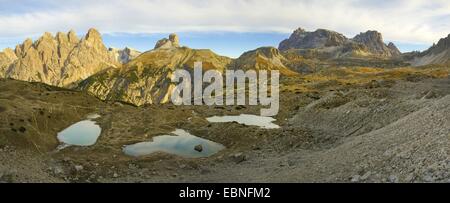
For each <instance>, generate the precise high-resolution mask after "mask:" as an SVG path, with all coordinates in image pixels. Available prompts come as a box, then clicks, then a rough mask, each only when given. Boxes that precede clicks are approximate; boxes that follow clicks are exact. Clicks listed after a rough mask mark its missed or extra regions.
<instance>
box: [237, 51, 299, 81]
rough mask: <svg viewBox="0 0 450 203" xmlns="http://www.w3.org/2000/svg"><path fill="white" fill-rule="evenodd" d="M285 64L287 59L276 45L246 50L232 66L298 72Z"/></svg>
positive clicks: (289, 72) (288, 74)
mask: <svg viewBox="0 0 450 203" xmlns="http://www.w3.org/2000/svg"><path fill="white" fill-rule="evenodd" d="M285 64H287V59H286V58H285V57H284V56H283V55H281V53H280V51H279V50H278V49H277V48H275V47H261V48H258V49H255V50H252V51H248V52H245V53H244V54H242V55H241V56H240V57H239V58H237V59H236V60H235V61H233V63H232V65H231V66H230V68H232V69H236V70H257V71H258V70H267V71H270V70H278V71H279V72H280V75H286V76H294V75H298V73H296V72H294V71H292V70H290V69H289V68H288V67H287V66H286V65H285Z"/></svg>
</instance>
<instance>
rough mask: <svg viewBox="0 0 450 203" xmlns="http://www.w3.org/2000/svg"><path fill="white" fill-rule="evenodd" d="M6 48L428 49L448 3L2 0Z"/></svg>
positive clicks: (440, 33) (444, 26) (0, 22)
mask: <svg viewBox="0 0 450 203" xmlns="http://www.w3.org/2000/svg"><path fill="white" fill-rule="evenodd" d="M0 4H2V5H7V6H1V7H0V48H5V47H14V46H15V44H17V43H20V42H22V41H23V40H24V39H25V38H26V37H31V38H34V39H36V38H37V37H38V36H40V35H41V34H42V33H43V32H45V31H49V32H53V33H55V32H57V31H65V32H67V31H68V30H70V29H74V30H76V31H77V33H78V34H79V35H83V34H84V33H85V32H86V31H87V30H88V29H89V28H91V27H95V28H97V29H98V30H99V31H100V32H101V33H102V34H103V38H104V41H105V44H106V45H107V46H112V47H117V48H121V47H125V46H129V47H132V48H136V49H138V50H141V51H145V50H149V49H151V48H153V46H154V44H155V42H156V41H157V40H158V39H160V38H163V37H167V35H168V34H169V33H172V32H176V33H178V34H179V36H180V41H181V44H182V45H186V46H189V47H192V48H209V49H212V50H214V51H215V52H217V53H219V54H222V55H227V56H231V57H237V56H238V55H240V54H241V53H242V52H244V51H247V50H251V49H255V48H257V47H260V46H275V47H276V46H277V45H278V43H279V42H280V41H281V40H282V39H285V38H287V37H289V35H290V33H291V32H292V31H293V30H295V29H296V28H298V27H302V28H305V29H306V30H315V29H318V28H326V29H330V30H335V31H338V32H340V33H343V34H344V35H346V36H347V37H353V36H354V35H356V34H358V33H359V32H364V31H367V30H378V31H379V32H381V33H383V36H384V40H385V41H386V42H389V41H392V42H394V43H395V44H396V45H397V46H398V47H399V48H400V50H401V51H403V52H406V51H412V50H424V49H426V48H428V47H429V46H431V45H432V44H433V43H434V42H437V41H438V40H439V39H440V38H442V37H445V36H447V35H448V34H449V33H450V1H448V0H389V1H380V0H378V1H374V0H340V1H334V0H316V1H311V0H127V1H124V0H97V1H88V0H66V1H59V0H39V1H38V0H21V1H11V0H0Z"/></svg>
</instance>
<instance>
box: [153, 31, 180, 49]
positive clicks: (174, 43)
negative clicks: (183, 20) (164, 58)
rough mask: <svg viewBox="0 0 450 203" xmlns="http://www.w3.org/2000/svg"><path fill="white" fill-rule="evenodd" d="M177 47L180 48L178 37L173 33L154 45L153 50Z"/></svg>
mask: <svg viewBox="0 0 450 203" xmlns="http://www.w3.org/2000/svg"><path fill="white" fill-rule="evenodd" d="M178 47H180V41H179V39H178V35H177V34H174V33H173V34H170V35H169V39H167V38H164V39H161V40H159V41H158V42H157V43H156V45H155V49H170V48H178Z"/></svg>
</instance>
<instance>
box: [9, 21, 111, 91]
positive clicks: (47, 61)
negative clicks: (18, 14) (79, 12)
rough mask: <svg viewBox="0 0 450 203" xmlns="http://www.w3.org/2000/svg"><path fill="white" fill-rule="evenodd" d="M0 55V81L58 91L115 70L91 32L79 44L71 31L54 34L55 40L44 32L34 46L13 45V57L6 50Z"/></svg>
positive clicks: (28, 42) (29, 42)
mask: <svg viewBox="0 0 450 203" xmlns="http://www.w3.org/2000/svg"><path fill="white" fill-rule="evenodd" d="M0 55H1V58H0V64H1V67H2V71H1V72H2V76H3V77H6V78H13V79H17V80H24V81H32V82H42V83H46V84H50V85H54V86H60V87H70V86H73V85H74V84H77V83H78V82H80V81H81V80H84V79H86V78H87V77H89V76H91V75H93V74H95V73H97V72H99V71H102V70H104V69H106V68H109V67H116V66H117V62H116V61H115V60H114V58H113V57H112V55H111V54H110V53H109V52H108V49H107V48H106V47H105V45H104V44H103V41H102V38H101V35H100V33H99V32H98V31H97V30H95V29H90V30H89V31H88V33H87V34H86V36H85V37H83V38H82V39H81V40H80V39H79V38H78V37H77V35H76V33H75V32H74V31H69V32H68V33H62V32H58V33H57V34H56V36H53V35H52V34H51V33H48V32H47V33H45V34H44V35H43V36H41V37H40V38H39V39H38V40H36V41H34V42H33V40H31V39H26V40H25V41H24V42H23V43H22V44H20V45H17V46H16V48H15V50H14V54H12V53H11V50H8V49H7V50H5V51H4V52H3V53H2V54H0ZM5 58H6V59H5ZM6 67H7V68H6Z"/></svg>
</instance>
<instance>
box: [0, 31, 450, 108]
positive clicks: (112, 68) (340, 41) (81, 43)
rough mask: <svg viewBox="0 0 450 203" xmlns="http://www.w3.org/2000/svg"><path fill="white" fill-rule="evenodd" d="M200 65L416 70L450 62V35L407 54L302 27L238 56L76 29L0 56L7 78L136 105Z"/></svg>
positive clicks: (367, 37) (163, 98)
mask: <svg viewBox="0 0 450 203" xmlns="http://www.w3.org/2000/svg"><path fill="white" fill-rule="evenodd" d="M196 61H202V62H203V68H204V69H216V70H219V71H224V70H227V69H244V70H249V69H256V70H279V71H280V73H281V75H282V77H290V76H296V75H300V74H304V73H308V72H314V71H317V70H320V69H322V68H328V67H334V66H352V65H353V66H377V64H378V66H382V67H383V66H384V64H386V63H388V62H389V61H395V62H397V61H400V62H402V63H392V64H394V65H395V64H403V63H409V64H411V65H413V66H420V65H429V64H446V63H449V61H450V35H449V36H448V37H447V38H444V39H441V40H439V42H438V43H437V44H435V45H433V46H432V47H430V48H429V49H428V50H426V51H424V52H414V53H405V54H402V53H401V52H400V51H399V50H398V48H397V47H396V46H395V45H394V44H393V43H388V44H386V43H385V42H384V41H383V37H382V35H381V33H379V32H377V31H367V32H364V33H360V34H358V35H356V36H355V37H353V38H347V37H346V36H344V35H343V34H340V33H338V32H335V31H330V30H326V29H318V30H316V31H313V32H309V31H305V30H304V29H301V28H299V29H297V30H295V31H294V32H293V33H292V34H291V36H290V37H289V38H288V39H286V40H283V41H282V42H281V43H280V44H279V47H278V48H275V47H261V48H258V49H255V50H251V51H248V52H245V53H244V54H242V55H241V56H240V57H238V58H236V59H232V58H229V57H225V56H220V55H218V54H216V53H214V52H212V51H211V50H209V49H191V48H189V47H185V46H182V45H180V44H179V38H178V36H177V35H176V34H171V35H170V36H169V37H168V38H164V39H161V40H159V41H158V42H157V43H156V45H155V48H154V49H153V50H150V51H147V52H144V53H141V52H139V51H137V50H134V49H131V48H128V47H127V48H124V49H116V48H107V47H106V46H105V45H104V43H103V41H102V38H101V35H100V33H99V32H98V31H97V30H95V29H90V30H89V31H88V32H87V34H86V35H85V36H84V37H82V38H81V39H79V38H78V36H77V35H76V34H75V32H74V31H69V32H68V33H62V32H58V33H56V35H55V36H53V35H52V34H51V33H44V35H43V36H41V37H40V38H38V39H37V40H36V41H34V42H33V41H32V40H31V39H26V40H25V41H24V42H23V43H22V44H19V45H17V46H16V47H15V49H14V50H13V49H10V48H7V49H5V50H3V52H0V77H3V78H12V79H16V80H24V81H30V82H42V83H45V84H49V85H53V86H59V87H66V88H74V89H79V90H84V91H88V92H89V93H91V94H93V95H95V96H97V97H98V98H100V99H104V100H113V101H123V102H128V103H132V104H135V105H143V104H154V103H166V102H168V98H169V97H170V92H171V91H170V90H171V89H173V88H174V84H172V83H171V82H170V78H171V76H172V73H173V71H174V70H175V69H178V68H182V69H186V70H192V69H193V64H194V62H196Z"/></svg>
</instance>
